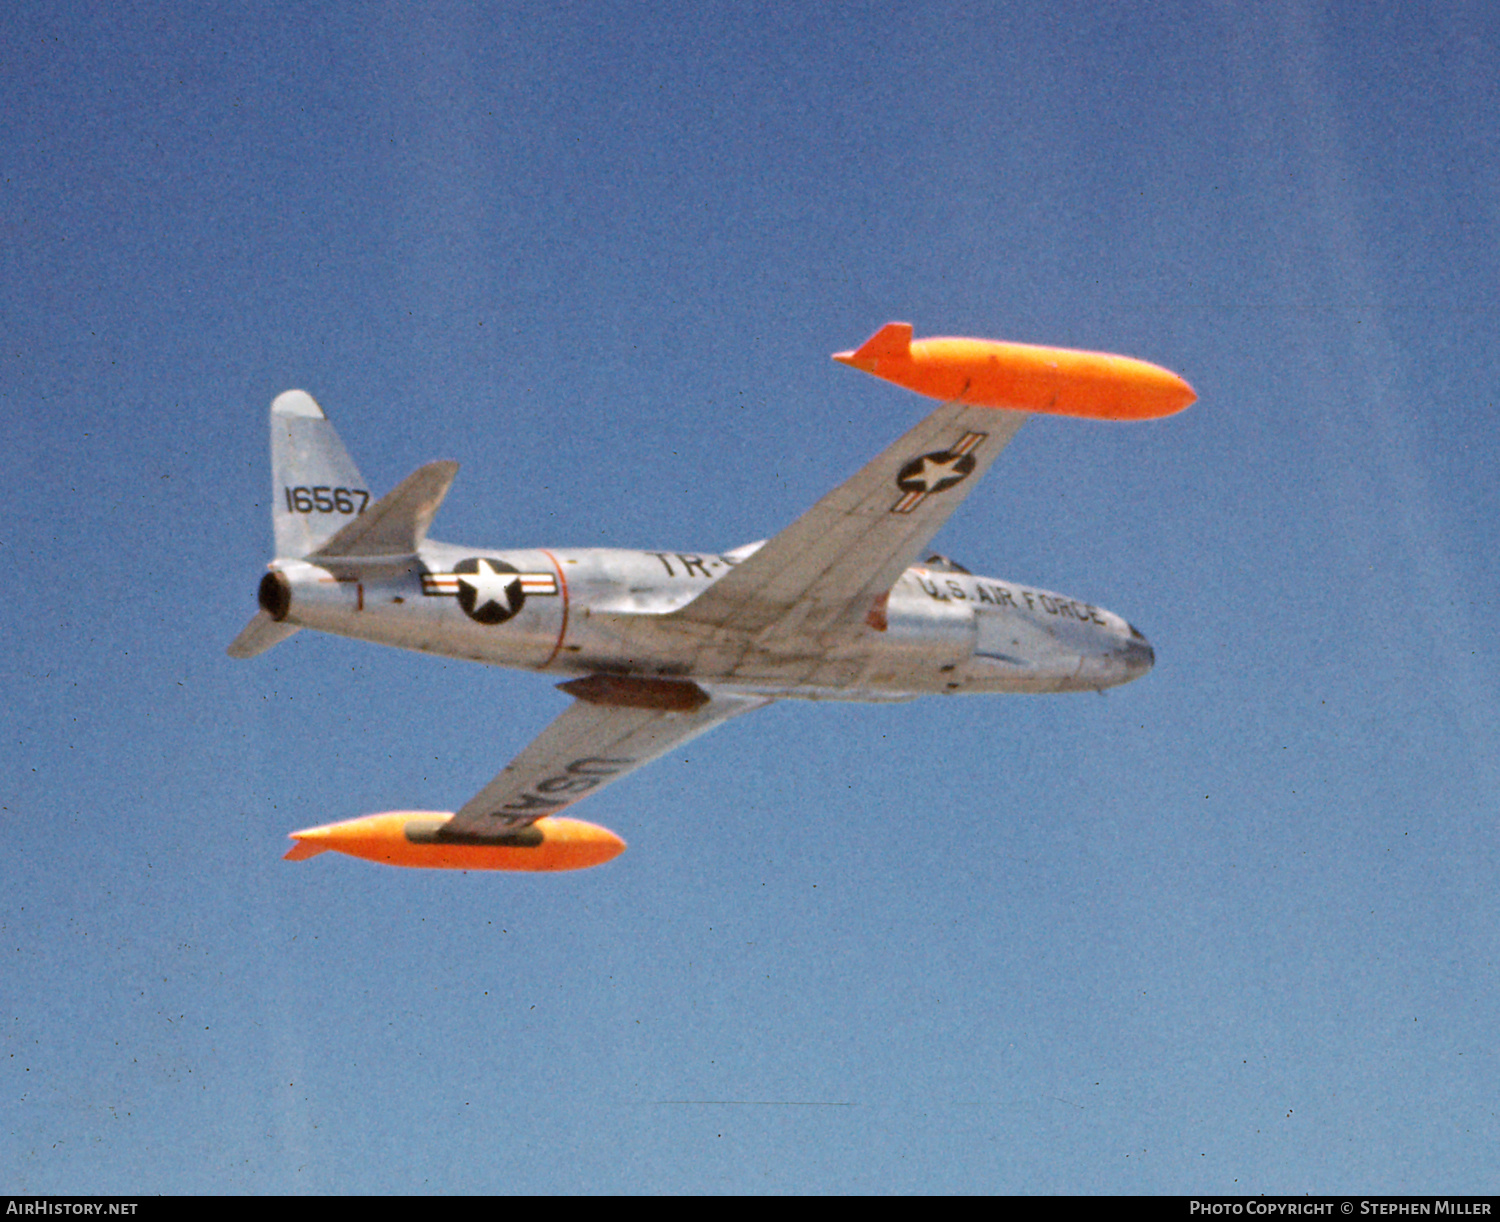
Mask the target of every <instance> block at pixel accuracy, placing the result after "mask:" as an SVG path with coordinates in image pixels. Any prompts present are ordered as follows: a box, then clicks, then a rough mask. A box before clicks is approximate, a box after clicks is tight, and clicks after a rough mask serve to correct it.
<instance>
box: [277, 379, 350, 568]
mask: <svg viewBox="0 0 1500 1222" xmlns="http://www.w3.org/2000/svg"><path fill="white" fill-rule="evenodd" d="M271 482H272V485H273V486H272V489H271V524H272V525H273V526H274V527H275V530H276V555H277V557H278V558H289V557H302V556H305V555H307V554H308V553H309V552H312V551H315V550H316V549H317V548H319V547H321V546H322V545H323V544H324V543H326V542H327V541H328V540H329V539H331V538H332V537H333V536H334V535H335V534H337V533H338V531H339V530H340V529H342V528H343V527H344V526H346V525H348V523H349V522H350V521H352V520H353V518H355V517H357V516H358V515H359V514H361V513H363V512H364V509H365V507H366V505H367V504H368V503H369V501H370V492H369V487H368V485H366V483H365V479H364V476H362V475H361V474H360V473H359V468H358V467H356V466H355V465H354V460H353V459H352V458H350V457H349V451H347V450H346V449H344V443H343V442H342V441H340V440H339V435H338V434H337V433H336V432H334V428H333V425H331V424H329V423H328V417H326V416H325V415H323V409H322V408H321V407H319V406H318V405H317V402H316V401H315V400H314V399H313V397H312V396H311V395H310V394H308V393H307V392H306V391H305V390H289V391H287V392H286V393H285V394H280V395H277V396H276V399H275V401H274V402H272V404H271Z"/></svg>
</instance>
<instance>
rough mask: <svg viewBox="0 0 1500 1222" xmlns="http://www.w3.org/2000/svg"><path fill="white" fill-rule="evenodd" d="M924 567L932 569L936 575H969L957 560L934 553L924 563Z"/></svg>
mask: <svg viewBox="0 0 1500 1222" xmlns="http://www.w3.org/2000/svg"><path fill="white" fill-rule="evenodd" d="M922 567H923V568H928V569H931V570H932V571H933V572H934V573H968V572H969V570H968V569H966V568H964V566H963V565H961V564H959V563H958V562H957V561H956V560H950V559H948V557H947V556H944V555H941V554H940V553H938V552H933V553H932V555H930V556H928V557H927V559H926V560H924V561H922Z"/></svg>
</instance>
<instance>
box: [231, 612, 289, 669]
mask: <svg viewBox="0 0 1500 1222" xmlns="http://www.w3.org/2000/svg"><path fill="white" fill-rule="evenodd" d="M300 631H301V629H300V628H299V627H298V626H297V625H296V624H288V623H283V622H278V621H277V620H274V619H272V618H271V617H270V616H269V615H267V614H266V613H265V612H264V611H257V612H256V613H255V618H254V619H252V620H251V621H250V622H249V623H248V624H246V625H245V629H244V631H243V632H241V633H240V634H239V636H237V637H235V638H234V640H232V641H230V642H229V656H230V657H231V658H253V657H254V656H255V655H256V654H258V653H265V651H266V650H268V649H270V648H271V646H272V645H279V644H281V642H282V641H284V640H286V639H287V637H289V636H291V635H292V634H293V633H294V632H300Z"/></svg>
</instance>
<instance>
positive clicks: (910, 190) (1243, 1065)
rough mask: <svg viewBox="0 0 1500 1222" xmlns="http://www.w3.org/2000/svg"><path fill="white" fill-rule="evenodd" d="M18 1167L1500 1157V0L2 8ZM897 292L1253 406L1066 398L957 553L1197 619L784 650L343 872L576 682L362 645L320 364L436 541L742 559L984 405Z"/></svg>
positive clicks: (930, 322) (3, 1147)
mask: <svg viewBox="0 0 1500 1222" xmlns="http://www.w3.org/2000/svg"><path fill="white" fill-rule="evenodd" d="M0 31H3V35H4V36H3V38H0V65H3V70H0V111H3V113H4V114H5V115H6V123H5V124H4V126H3V129H0V188H3V195H0V201H3V203H0V209H3V210H0V216H3V222H4V226H5V230H4V232H5V240H4V241H3V242H0V320H3V328H0V330H3V335H4V341H5V345H4V349H3V357H4V365H3V367H0V403H3V406H4V409H5V412H6V417H7V419H8V420H9V421H10V422H11V427H10V429H9V432H8V444H7V445H5V446H4V448H3V452H0V461H3V462H4V464H5V474H6V479H7V485H8V487H10V488H11V489H12V490H13V494H12V497H11V498H10V501H9V504H10V505H11V510H10V520H11V524H12V525H11V528H10V529H9V530H6V531H4V532H3V533H0V555H3V557H4V559H5V560H6V561H7V562H8V564H9V565H10V569H11V573H12V582H11V585H10V597H8V598H7V599H5V600H4V601H3V604H0V617H3V618H0V624H3V629H4V631H3V640H4V642H5V645H4V649H3V653H0V658H3V665H4V676H5V680H6V689H7V692H8V695H9V700H8V702H7V704H8V713H7V715H6V717H5V719H4V722H5V727H6V733H5V735H4V738H3V742H4V765H5V766H4V769H3V771H0V778H3V781H0V819H3V822H0V835H3V850H4V854H5V861H6V865H5V868H4V873H3V878H4V881H5V886H4V888H3V898H0V934H3V937H0V951H3V953H4V956H5V959H4V967H3V973H0V980H3V981H4V984H3V986H0V1000H3V1006H0V1029H3V1045H0V1092H3V1098H4V1099H5V1106H4V1108H3V1109H0V1181H3V1183H4V1184H5V1186H6V1188H7V1189H8V1190H13V1191H20V1192H106V1193H131V1192H184V1191H188V1192H210V1191H234V1192H274V1193H284V1192H330V1191H339V1192H365V1191H375V1192H417V1191H455V1192H480V1191H482V1192H538V1191H654V1192H667V1191H768V1192H784V1191H866V1192H877V1191H878V1192H886V1191H907V1192H923V1191H960V1192H1016V1193H1027V1192H1113V1193H1122V1192H1123V1193H1129V1192H1231V1193H1239V1192H1245V1193H1250V1192H1333V1191H1345V1190H1350V1191H1353V1190H1360V1191H1366V1192H1375V1191H1390V1192H1401V1191H1405V1192H1421V1191H1439V1190H1444V1191H1484V1190H1488V1189H1493V1187H1494V1183H1495V1179H1494V1167H1495V1165H1496V1157H1497V1153H1496V1152H1497V1141H1500V1118H1497V1115H1496V1106H1497V1105H1496V1099H1497V1098H1500V1090H1497V1087H1500V1066H1497V1063H1496V1051H1495V1048H1496V1020H1495V1014H1496V1013H1497V1009H1500V988H1497V984H1496V979H1497V976H1496V964H1497V955H1500V941H1497V933H1496V930H1497V928H1500V921H1497V917H1500V911H1497V902H1496V898H1495V887H1494V879H1495V877H1496V865H1497V861H1496V856H1497V854H1496V844H1495V817H1494V816H1495V796H1494V795H1495V793H1496V792H1497V789H1500V775H1497V773H1500V769H1497V766H1496V763H1495V761H1496V759H1497V746H1500V742H1497V728H1496V720H1495V714H1494V708H1495V706H1496V695H1497V692H1496V688H1497V680H1500V671H1497V667H1496V660H1495V659H1496V650H1495V644H1496V629H1495V614H1496V608H1497V594H1500V573H1497V562H1496V555H1497V549H1496V529H1495V523H1496V520H1497V483H1500V481H1497V478H1496V470H1497V467H1496V454H1495V445H1494V442H1493V431H1494V421H1495V416H1496V396H1497V386H1500V343H1497V338H1496V331H1495V326H1494V322H1493V297H1494V286H1495V284H1496V283H1497V281H1500V274H1497V273H1500V268H1497V265H1496V264H1497V260H1496V255H1495V251H1496V250H1497V249H1500V243H1497V241H1496V238H1497V224H1500V179H1497V165H1500V161H1497V155H1496V154H1497V149H1496V144H1497V139H1500V137H1497V130H1496V127H1495V124H1494V122H1493V115H1494V113H1495V109H1496V102H1497V99H1496V97H1495V90H1496V84H1495V82H1496V81H1497V80H1500V64H1497V62H1496V58H1497V53H1496V47H1497V38H1496V35H1497V19H1496V17H1495V15H1494V12H1493V11H1492V9H1491V8H1490V7H1488V6H1483V5H1479V4H1453V5H1446V6H1441V7H1439V8H1421V7H1419V8H1412V7H1411V6H1407V5H1394V4H1374V5H1358V6H1354V5H1341V4H1328V5H1308V4H1299V3H1273V4H1255V5H1251V4H1240V3H1234V2H1231V0H1225V2H1224V3H1220V4H1215V5H1211V6H1204V5H1196V4H1193V5H1187V4H1163V5H1153V6H1142V7H1139V8H1134V9H1132V8H1130V7H1124V8H1121V7H1118V6H1116V7H1103V6H1098V5H1092V4H1068V3H1049V4H1045V5H1042V4H1020V5H1014V6H1009V7H1006V8H1003V9H1000V8H994V7H989V6H965V5H916V6H913V7H912V8H911V9H909V10H906V11H903V12H900V13H895V12H892V11H891V10H890V9H889V8H888V7H886V8H882V7H880V6H874V5H869V6H860V5H845V6H823V7H820V8H819V9H818V10H816V11H813V10H808V11H806V12H801V11H788V10H787V9H786V8H785V7H784V6H764V7H761V8H756V7H754V6H749V5H720V6H717V7H715V6H705V5H695V6H672V5H656V6H648V5H623V4H621V5H606V4H587V5H575V6H560V5H545V6H543V5H535V6H523V5H507V6H493V7H492V6H475V5H464V4H455V5H445V6H396V5H388V6H357V7H356V8H354V9H352V10H350V11H333V10H330V9H327V8H324V7H323V6H316V5H280V4H248V5H247V4H236V5H222V6H216V5H212V4H208V5H202V6H195V7H194V8H193V9H192V10H191V11H188V10H181V11H173V12H171V13H170V14H165V13H164V11H163V10H161V9H160V8H159V6H152V5H132V4H121V5H117V6H112V7H111V8H110V9H109V11H108V12H104V11H101V10H99V8H98V6H91V5H88V6H86V5H69V4H37V3H30V4H22V5H17V6H12V7H11V8H10V9H8V10H7V11H6V14H5V16H4V17H3V18H0ZM891 319H903V320H908V321H911V322H912V323H914V324H915V326H916V329H917V333H918V335H923V334H956V335H978V336H985V337H991V338H1004V339H1013V340H1021V341H1028V342H1036V343H1047V344H1058V345H1066V346H1074V347H1084V348H1101V349H1105V350H1110V351H1119V352H1124V353H1128V354H1130V355H1133V356H1139V357H1143V358H1145V359H1148V360H1152V361H1156V362H1158V363H1160V364H1163V365H1166V366H1167V367H1169V368H1172V369H1174V370H1177V371H1178V372H1180V373H1182V374H1183V375H1184V376H1185V377H1187V378H1188V380H1189V381H1191V382H1192V383H1193V384H1194V386H1195V387H1196V388H1197V390H1198V392H1199V395H1200V400H1199V402H1198V404H1197V405H1196V406H1194V407H1193V408H1192V409H1190V410H1189V411H1188V412H1186V413H1184V414H1183V415H1181V416H1177V417H1174V418H1171V419H1168V420H1165V421H1160V422H1154V423H1149V424H1141V425H1134V426H1114V425H1100V424H1095V423H1089V422H1083V421H1073V420H1061V419H1039V420H1036V421H1033V422H1032V423H1030V424H1028V425H1027V427H1026V428H1025V429H1024V430H1023V431H1022V432H1021V434H1020V435H1019V437H1018V438H1017V440H1016V441H1015V442H1014V443H1013V444H1012V446H1011V447H1010V448H1009V449H1008V450H1007V452H1006V454H1005V456H1004V458H1003V459H1002V460H1001V462H1000V463H999V464H997V466H996V467H995V468H994V470H993V471H992V472H991V473H990V475H989V476H988V477H987V478H986V481H985V483H984V484H983V485H982V486H981V487H979V488H978V489H977V490H976V491H975V492H974V493H973V494H972V495H971V496H970V497H969V498H968V500H967V501H966V502H965V504H964V506H963V508H962V509H961V510H960V511H959V513H958V514H957V515H956V516H955V517H954V518H953V519H952V520H951V521H950V523H949V524H948V525H947V526H946V527H945V528H944V531H943V533H942V534H941V535H940V536H939V538H938V541H937V542H938V545H939V546H940V547H941V549H942V550H943V551H945V552H947V553H949V554H951V555H953V556H955V557H956V558H957V559H959V560H960V561H961V562H963V563H965V564H966V565H967V566H968V567H970V568H972V569H974V570H975V571H977V572H983V573H988V574H992V575H995V576H997V577H1001V578H1006V579H1011V580H1015V581H1020V582H1025V583H1029V584H1035V585H1040V586H1043V587H1046V588H1052V589H1059V590H1064V591H1067V592H1068V593H1070V594H1072V595H1075V596H1077V597H1080V598H1083V599H1086V600H1088V601H1090V602H1095V603H1098V604H1102V605H1104V606H1107V607H1109V608H1110V609H1112V610H1115V611H1118V612H1119V613H1121V614H1123V615H1125V616H1126V617H1127V618H1129V619H1130V620H1131V621H1132V622H1133V623H1135V624H1137V625H1138V626H1139V627H1140V628H1141V629H1142V630H1143V631H1144V632H1145V633H1146V635H1147V636H1148V637H1150V638H1151V640H1152V642H1153V644H1154V645H1155V647H1156V651H1157V656H1158V664H1157V668H1156V670H1155V671H1154V673H1152V674H1151V675H1150V676H1149V677H1148V678H1146V679H1145V680H1144V681H1142V682H1140V683H1138V684H1134V685H1132V686H1130V687H1127V688H1123V689H1120V690H1117V691H1113V692H1111V693H1109V694H1108V695H1107V696H1106V697H1104V698H1103V699H1101V698H1099V697H1095V696H1071V697H1046V698H1023V697H1016V698H1003V699H955V700H929V701H924V702H918V703H915V704H910V705H906V706H904V707H900V708H865V707H858V706H833V705H800V704H796V703H783V704H779V705H777V706H775V707H774V708H772V709H770V710H768V711H766V712H763V713H759V714H757V715H756V716H755V717H753V718H746V719H745V720H743V721H739V722H736V723H734V724H732V725H730V726H727V727H725V728H723V729H722V730H720V731H718V732H716V733H715V734H713V735H710V736H708V737H706V738H704V739H701V740H698V741H697V742H695V743H693V744H690V746H689V747H688V748H685V749H684V750H683V751H680V752H678V753H676V754H674V755H673V756H671V757H669V758H668V759H666V760H664V761H662V762H661V763H659V764H657V765H656V766H654V767H653V768H651V769H648V770H645V771H643V772H641V773H639V774H637V775H636V776H634V777H632V778H630V779H628V780H627V781H624V782H621V783H620V784H618V785H616V786H613V787H611V788H610V789H609V790H608V791H607V792H606V793H604V794H601V795H600V796H599V797H598V798H596V799H594V800H592V801H591V802H590V803H589V805H588V806H587V807H585V808H582V809H581V810H580V812H579V813H580V814H581V815H583V816H584V817H586V818H590V819H594V820H597V821H598V822H601V823H603V824H605V825H607V826H609V827H612V828H614V829H616V830H617V831H619V832H620V833H621V834H622V835H623V836H624V837H625V839H626V840H627V841H628V842H629V844H630V850H629V852H627V853H626V854H625V855H623V856H622V857H621V858H619V859H618V860H617V861H615V862H613V863H611V864H610V865H608V866H605V867H601V868H599V869H597V870H593V871H585V872H582V873H580V874H577V875H564V876H558V877H548V878H527V877H519V876H506V875H478V874H459V873H447V872H430V873H429V872H419V871H406V872H402V871H395V870H387V869H381V868H378V867H375V866H372V865H369V864H366V863H362V862H358V861H354V860H351V859H342V858H336V857H333V856H324V857H320V858H318V859H316V860H314V861H310V862H306V863H302V864H291V863H283V862H282V861H281V860H280V855H281V853H282V852H283V851H284V850H285V847H286V845H287V841H286V840H285V836H286V833H287V832H288V831H290V830H291V829H293V828H297V827H303V826H307V825H309V824H313V823H319V822H324V821H327V820H331V819H334V818H344V817H350V816H354V815H358V814H363V813H367V812H370V811H377V810H386V809H400V808H405V807H417V808H444V809H451V808H454V807H456V806H457V805H459V804H461V803H462V802H463V801H464V800H466V799H467V798H468V797H469V796H470V795H471V794H472V793H474V792H475V791H476V790H477V789H478V788H479V787H480V786H481V785H482V784H483V783H484V782H485V781H486V780H488V779H489V777H491V776H492V775H493V774H494V773H495V772H496V771H498V770H499V768H500V767H501V766H502V765H503V764H504V763H505V762H506V761H507V760H508V759H509V758H510V757H511V756H512V755H513V754H514V753H515V752H516V751H517V750H519V749H520V747H521V746H523V745H524V744H525V743H526V742H527V741H529V740H530V738H531V737H532V736H533V735H534V734H535V733H536V732H538V731H539V730H540V729H541V727H542V726H543V725H545V724H546V722H547V721H549V720H550V719H551V718H552V717H553V716H554V715H555V714H556V712H557V711H558V710H559V709H560V708H562V707H563V704H564V702H565V700H564V697H563V696H561V695H560V694H559V693H556V692H555V691H553V689H552V687H551V686H550V683H549V681H548V680H547V679H546V678H545V677H541V676H536V675H530V674H524V673H512V672H503V671H498V670H488V669H484V668H481V667H478V666H474V665H472V664H463V663H458V662H446V663H445V662H443V661H440V660H436V659H431V658H423V657H417V656H414V655H413V656H407V655H402V654H399V653H396V652H394V651H386V650H381V649H378V648H376V647H374V646H369V645H362V644H360V643H357V642H348V641H341V640H337V639H333V638H326V637H318V636H315V635H314V634H311V633H303V634H301V635H299V636H298V637H297V638H296V639H295V640H293V641H291V642H288V643H287V644H285V645H282V646H279V647H278V648H277V649H276V650H274V651H273V652H271V653H268V654H266V655H264V656H262V657H261V658H258V659H255V660H253V661H251V662H244V663H236V662H233V661H231V660H230V659H229V658H227V657H226V656H225V654H224V646H225V645H226V644H227V643H228V641H229V640H230V639H231V638H232V637H233V636H234V634H235V633H236V632H238V631H239V629H240V627H241V626H242V625H243V623H244V622H245V620H246V619H247V618H248V617H249V615H250V614H251V612H252V611H253V609H254V588H255V583H256V581H257V580H258V576H259V573H260V571H261V568H262V566H263V564H264V562H265V561H266V560H267V559H268V558H269V555H270V543H271V539H270V528H269V522H268V520H267V517H268V505H267V501H268V497H269V494H270V487H269V483H270V473H269V463H268V456H267V448H268V447H267V432H266V409H267V405H268V404H269V402H270V400H271V398H272V397H273V396H274V395H275V394H276V393H278V392H280V391H282V390H285V389H287V388H288V387H291V386H299V387H303V388H305V389H307V390H308V391H310V392H311V393H313V394H314V395H315V396H316V397H317V398H318V400H319V401H320V402H321V403H322V405H323V406H324V408H325V410H326V411H327V412H328V413H329V415H330V417H331V418H332V419H333V420H334V421H335V423H336V424H337V425H338V427H339V429H340V431H341V433H342V434H343V437H344V439H345V441H346V442H347V444H348V445H349V448H350V450H351V451H352V452H353V454H354V456H355V458H356V459H357V461H358V462H359V463H360V464H361V466H362V468H363V470H364V472H365V474H366V476H367V477H368V478H369V479H370V481H371V484H372V486H373V487H376V488H379V489H387V488H389V487H391V486H393V485H394V484H395V482H396V481H397V480H399V479H400V478H401V477H402V476H404V475H405V474H406V473H407V472H408V471H409V470H411V469H412V468H414V467H416V466H417V465H418V464H419V463H421V462H424V461H427V460H429V459H434V458H456V459H458V460H459V461H460V462H461V463H462V464H463V469H462V471H461V472H460V475H459V477H458V481H457V483H456V485H455V487H454V490H453V493H452V494H451V495H450V497H449V499H448V501H447V502H446V504H445V505H444V508H443V510H442V513H441V514H440V516H439V518H438V520H437V523H436V525H435V527H434V534H435V535H436V536H437V537H439V538H443V539H450V540H453V541H455V542H468V543H475V544H484V545H489V546H497V547H507V546H528V545H543V546H548V545H552V546H570V545H571V546H605V545H608V546H626V547H629V546H639V547H652V548H656V547H666V548H673V549H675V548H693V549H701V550H708V549H714V550H718V549H724V548H728V547H732V546H735V545H737V544H740V543H743V542H746V541H748V540H751V539H757V538H762V537H765V536H766V535H769V534H772V533H774V532H775V531H776V530H778V529H779V528H780V527H782V526H784V525H786V524H787V523H788V522H790V521H791V520H792V519H793V518H795V517H796V515H797V514H798V513H800V512H801V510H803V509H804V508H806V507H807V506H808V505H810V504H811V503H812V502H813V501H815V500H816V499H817V498H818V497H819V496H820V495H821V494H822V493H823V492H825V491H827V489H828V488H829V487H831V486H832V485H833V484H835V483H837V482H838V481H839V480H840V479H842V478H844V477H845V476H846V475H848V474H849V473H851V472H852V471H853V470H854V469H856V468H857V467H858V466H859V465H860V464H861V463H862V462H863V461H864V460H865V459H867V458H868V457H870V456H872V455H873V454H875V453H876V452H878V451H879V450H880V449H881V448H883V447H884V446H885V445H886V444H887V443H888V442H889V441H890V440H891V439H892V438H894V437H895V436H897V435H899V433H900V432H901V431H902V430H904V429H905V428H906V427H907V426H908V425H909V424H911V423H912V422H913V421H914V420H915V419H917V418H918V416H919V415H920V414H921V413H922V412H923V411H925V410H926V404H925V403H924V401H921V400H918V399H916V398H915V397H913V396H911V395H909V394H907V393H905V392H903V391H901V390H899V389H897V388H894V387H891V386H888V385H886V384H883V383H880V382H877V381H875V380H873V379H870V378H866V377H862V376H860V375H857V374H855V373H853V372H852V371H850V370H847V369H843V368H840V367H839V366H837V365H835V364H833V363H832V362H830V361H829V360H828V354H829V353H831V352H833V351H835V350H839V349H844V348H848V347H851V346H853V345H855V344H857V343H859V342H860V341H861V340H863V339H864V338H865V337H866V336H867V335H869V334H870V333H871V332H872V331H874V330H875V329H876V328H877V327H879V326H880V325H881V324H882V323H884V322H886V321H889V320H891Z"/></svg>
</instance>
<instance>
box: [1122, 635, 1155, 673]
mask: <svg viewBox="0 0 1500 1222" xmlns="http://www.w3.org/2000/svg"><path fill="white" fill-rule="evenodd" d="M1130 632H1131V636H1130V639H1129V640H1128V641H1126V642H1125V645H1124V647H1123V648H1122V649H1121V650H1120V656H1121V658H1122V659H1123V660H1124V662H1125V673H1126V674H1127V675H1129V676H1130V677H1131V678H1132V679H1139V678H1140V677H1141V676H1142V675H1144V674H1145V673H1146V672H1147V671H1148V670H1150V669H1151V668H1152V667H1153V666H1155V665H1156V650H1154V649H1152V648H1151V642H1150V641H1148V640H1147V639H1146V638H1145V637H1143V636H1142V635H1141V634H1140V633H1139V632H1137V631H1136V630H1135V629H1134V628H1132V629H1131V630H1130Z"/></svg>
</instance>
